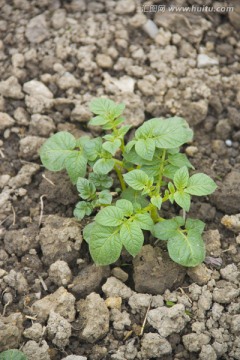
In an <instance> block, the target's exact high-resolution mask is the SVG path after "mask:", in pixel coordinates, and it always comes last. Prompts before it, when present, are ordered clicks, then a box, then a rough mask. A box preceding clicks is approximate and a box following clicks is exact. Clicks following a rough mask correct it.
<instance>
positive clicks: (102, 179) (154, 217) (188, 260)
mask: <svg viewBox="0 0 240 360" xmlns="http://www.w3.org/2000/svg"><path fill="white" fill-rule="evenodd" d="M124 108H125V106H124V104H116V103H114V102H113V101H111V100H109V99H96V100H93V101H92V102H91V103H90V110H91V111H92V112H93V113H94V114H95V115H96V116H95V117H93V118H92V119H91V120H90V122H89V124H90V125H91V126H98V127H101V128H102V130H104V131H105V132H106V133H105V135H103V136H102V137H97V138H93V139H92V138H89V137H81V138H79V139H75V137H74V136H73V135H71V134H70V133H68V132H59V133H57V134H55V135H53V136H51V137H50V138H49V139H48V140H47V141H46V142H45V143H44V144H43V146H42V147H41V150H40V156H41V160H42V163H43V165H44V166H45V167H46V168H47V169H49V170H52V171H60V170H63V169H65V170H66V171H67V173H68V175H69V177H70V179H71V181H72V182H73V184H76V186H77V190H78V192H79V196H80V198H81V201H79V202H78V203H77V204H76V208H75V210H74V215H75V217H76V218H77V219H79V220H81V219H83V218H84V217H85V216H89V215H91V214H92V215H93V216H95V218H94V221H93V222H92V223H90V224H88V225H87V226H86V227H85V228H84V230H83V236H84V239H85V240H86V241H87V243H88V245H89V249H90V253H91V256H92V258H93V260H94V262H95V263H96V264H98V265H107V264H111V263H113V262H115V261H116V260H118V258H119V257H120V255H121V251H122V248H123V247H124V248H125V249H126V250H127V251H128V252H129V253H130V254H131V255H132V256H136V255H137V254H138V253H139V252H140V250H141V248H142V245H143V242H144V233H143V231H144V230H147V231H150V232H151V233H152V234H153V235H154V236H155V237H156V238H157V239H160V240H163V241H166V242H167V248H168V252H169V255H170V257H171V259H172V260H173V261H175V262H177V263H178V264H181V265H184V266H196V265H198V264H199V263H201V262H202V261H203V260H204V258H205V248H204V243H203V240H202V237H201V234H202V232H203V229H204V225H205V224H204V223H203V222H202V221H200V220H197V219H190V218H187V219H185V214H186V213H187V212H188V211H189V209H190V204H191V196H192V195H195V196H205V195H209V194H211V193H212V192H213V191H214V190H215V189H216V184H215V182H214V181H213V180H212V179H211V178H210V177H209V176H207V175H205V174H202V173H198V174H193V175H191V176H190V174H189V170H192V169H194V168H193V166H192V164H191V163H190V161H189V160H188V159H187V157H186V155H185V154H183V153H180V149H179V147H180V146H181V145H183V144H184V143H187V142H189V141H191V140H192V137H193V132H192V130H191V129H190V128H189V126H188V124H187V122H186V121H185V120H184V119H182V118H180V117H177V116H175V117H172V118H169V119H164V118H154V119H151V120H148V121H145V122H144V123H143V124H142V125H141V126H140V127H139V128H138V129H137V130H136V131H135V134H134V137H133V139H132V140H131V141H129V142H128V143H127V144H125V140H124V138H125V135H126V134H127V133H128V131H129V130H130V128H131V127H130V126H129V125H125V124H124V121H125V119H124V118H123V117H122V113H123V111H124ZM114 171H115V173H116V175H117V181H114V182H113V176H111V175H112V174H113V172H114ZM109 175H110V176H109ZM119 187H121V191H120V192H118V191H116V189H118V188H119ZM115 195H117V197H115ZM166 201H169V202H170V203H171V204H174V203H176V204H177V205H178V206H179V207H180V208H181V209H183V214H184V216H177V217H174V218H172V219H164V218H162V217H160V215H159V213H160V211H161V206H162V204H163V203H164V202H166Z"/></svg>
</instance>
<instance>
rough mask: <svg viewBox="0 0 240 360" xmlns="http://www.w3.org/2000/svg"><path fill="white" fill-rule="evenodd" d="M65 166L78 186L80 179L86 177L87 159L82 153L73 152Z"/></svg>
mask: <svg viewBox="0 0 240 360" xmlns="http://www.w3.org/2000/svg"><path fill="white" fill-rule="evenodd" d="M65 165H66V170H67V173H68V175H69V177H70V179H71V181H72V182H73V184H76V182H77V179H78V178H79V177H84V176H85V175H86V170H87V159H86V158H85V156H84V155H83V154H82V152H80V151H73V152H72V154H71V155H69V156H68V158H67V159H66V163H65Z"/></svg>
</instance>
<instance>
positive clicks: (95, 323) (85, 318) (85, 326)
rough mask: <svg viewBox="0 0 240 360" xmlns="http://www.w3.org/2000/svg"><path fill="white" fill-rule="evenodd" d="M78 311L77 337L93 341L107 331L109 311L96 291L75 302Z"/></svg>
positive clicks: (100, 337) (89, 341)
mask: <svg viewBox="0 0 240 360" xmlns="http://www.w3.org/2000/svg"><path fill="white" fill-rule="evenodd" d="M77 310H78V311H79V326H80V328H81V330H80V332H79V339H81V340H84V341H86V342H88V343H91V344H93V343H95V342H96V341H98V340H100V339H102V338H103V337H104V336H105V335H106V334H107V333H108V331H109V311H108V308H107V306H106V304H105V302H104V300H103V299H102V298H101V297H100V296H99V295H98V294H96V293H91V294H90V295H88V296H87V297H86V299H85V300H79V301H78V302H77Z"/></svg>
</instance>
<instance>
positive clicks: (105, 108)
mask: <svg viewBox="0 0 240 360" xmlns="http://www.w3.org/2000/svg"><path fill="white" fill-rule="evenodd" d="M89 108H90V110H91V111H92V112H93V113H94V114H97V115H102V116H103V117H105V118H108V119H112V120H113V119H115V118H118V117H119V116H120V115H121V114H122V112H123V110H124V109H125V105H124V104H116V103H115V102H114V101H112V100H110V99H103V98H102V99H94V100H92V101H91V103H90V105H89Z"/></svg>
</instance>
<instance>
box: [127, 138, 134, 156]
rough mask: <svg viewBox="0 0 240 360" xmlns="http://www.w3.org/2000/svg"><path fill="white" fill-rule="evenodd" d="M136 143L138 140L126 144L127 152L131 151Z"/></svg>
mask: <svg viewBox="0 0 240 360" xmlns="http://www.w3.org/2000/svg"><path fill="white" fill-rule="evenodd" d="M135 144H136V140H131V141H129V142H128V143H127V145H126V146H125V153H129V151H130V150H131V149H132V148H133V146H134V145H135Z"/></svg>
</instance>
